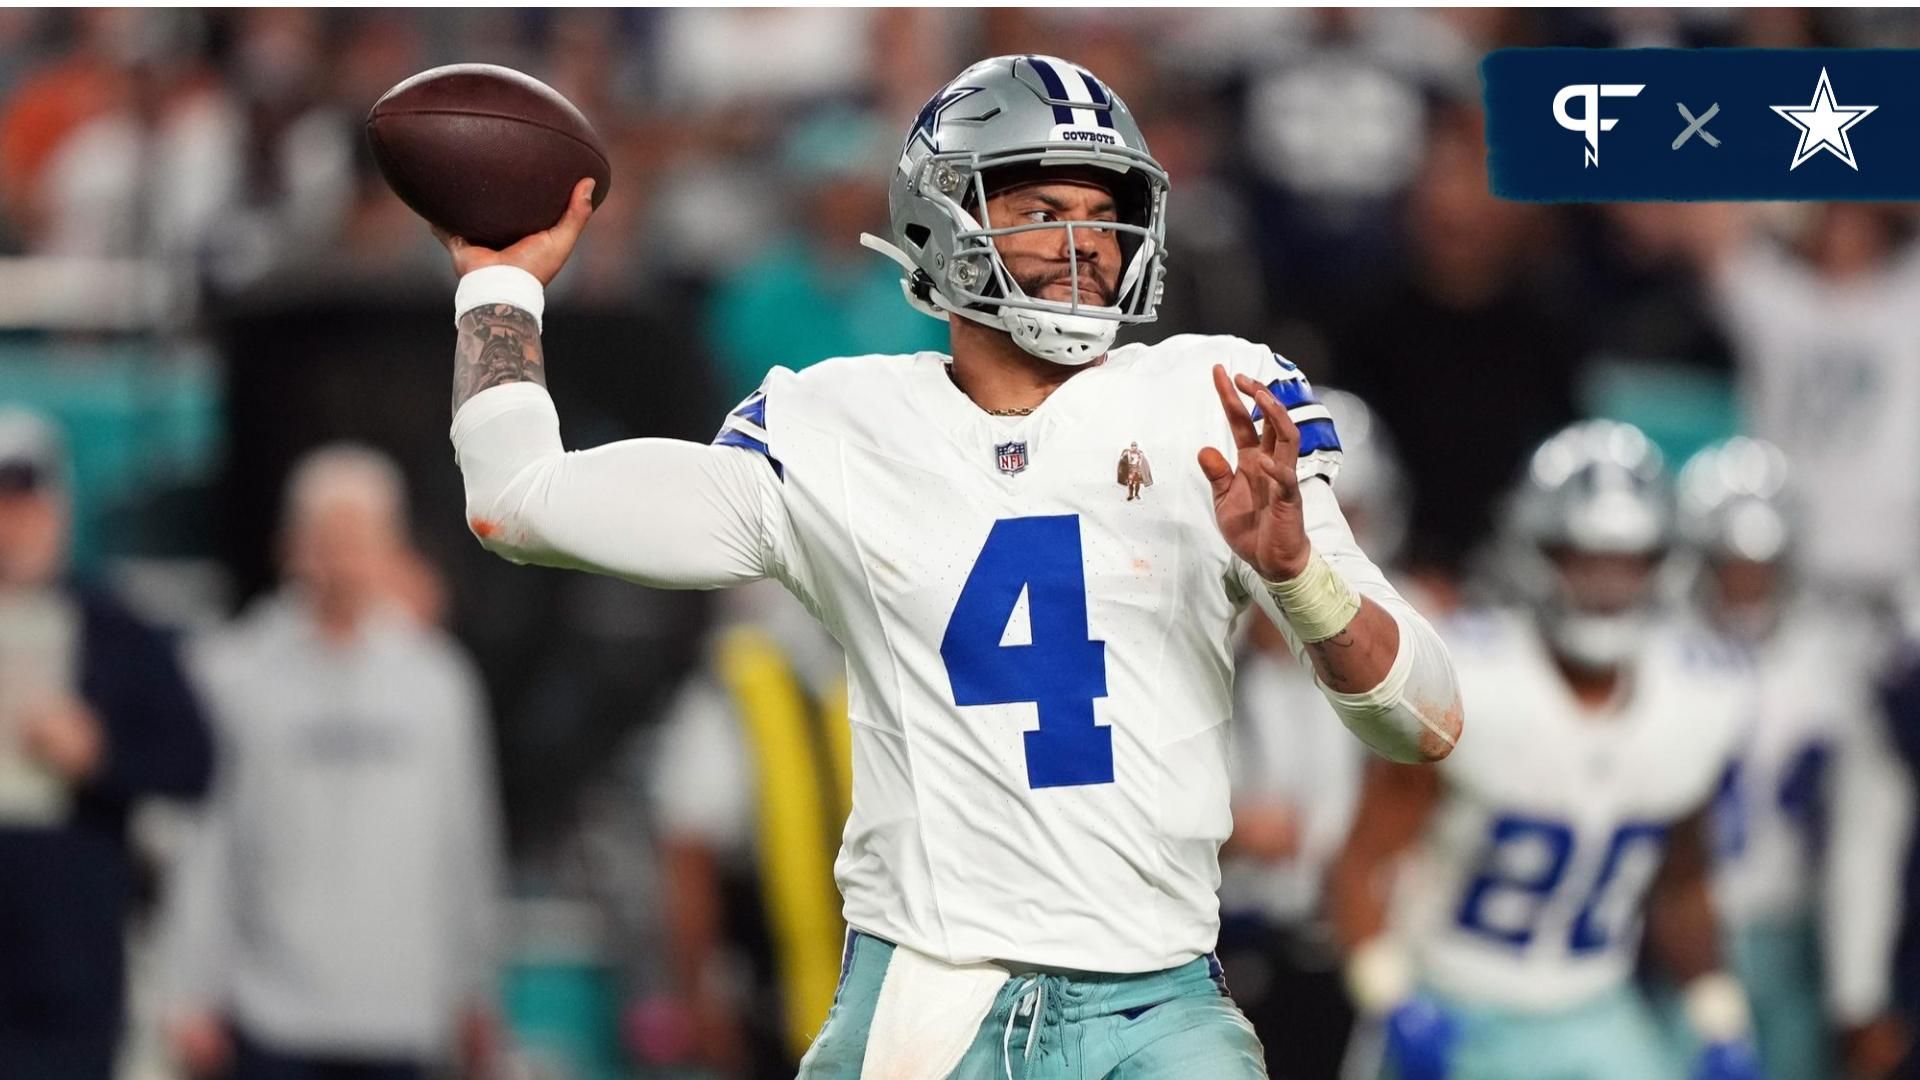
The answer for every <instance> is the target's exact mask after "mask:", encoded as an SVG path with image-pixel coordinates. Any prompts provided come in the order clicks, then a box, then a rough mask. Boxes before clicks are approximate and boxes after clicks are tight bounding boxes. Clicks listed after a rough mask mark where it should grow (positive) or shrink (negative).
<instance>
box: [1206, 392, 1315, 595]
mask: <svg viewBox="0 0 1920 1080" xmlns="http://www.w3.org/2000/svg"><path fill="white" fill-rule="evenodd" d="M1236 387H1237V388H1238V389H1237V390H1236V389H1235V388H1236ZM1213 389H1214V391H1215V392H1216V393H1218V394H1219V395H1220V408H1221V409H1222V410H1223V411H1224V412H1225V413H1226V414H1227V426H1228V427H1230V428H1232V429H1233V441H1234V445H1235V450H1236V451H1237V455H1238V460H1237V461H1236V462H1235V463H1234V464H1232V465H1229V464H1228V463H1227V458H1226V455H1224V454H1222V453H1221V452H1220V451H1218V450H1215V449H1214V448H1213V447H1211V446H1209V447H1206V448H1205V449H1203V450H1201V451H1200V471H1201V472H1204V473H1206V474H1207V482H1208V483H1209V484H1212V485H1213V516H1214V521H1215V522H1216V523H1217V524H1218V525H1219V526H1220V535H1222V536H1224V537H1226V540H1227V546H1228V547H1229V548H1231V549H1233V553H1234V554H1235V555H1238V556H1240V558H1241V559H1243V560H1245V561H1246V563H1247V565H1249V566H1251V567H1253V569H1254V571H1255V572H1256V573H1258V574H1259V575H1260V576H1261V577H1263V578H1265V579H1266V580H1268V581H1287V580H1289V579H1291V578H1294V577H1296V576H1298V575H1299V573H1300V572H1301V571H1302V570H1304V569H1306V566H1307V556H1308V555H1310V554H1312V550H1313V549H1312V545H1311V544H1309V543H1308V541H1307V526H1306V518H1305V516H1304V514H1303V512H1302V510H1301V505H1300V477H1299V474H1298V473H1297V472H1295V471H1294V470H1295V468H1296V466H1297V463H1298V461H1299V459H1300V429H1299V428H1297V427H1295V426H1294V423H1293V419H1292V418H1291V417H1289V416H1288V415H1287V410H1286V406H1284V405H1281V404H1280V402H1279V401H1278V400H1276V399H1275V398H1274V396H1273V393H1272V392H1271V391H1269V390H1268V389H1267V388H1266V387H1264V386H1261V385H1260V384H1259V383H1258V382H1255V381H1254V380H1253V379H1251V378H1249V377H1247V376H1245V375H1236V376H1233V377H1232V378H1228V376H1227V369H1226V368H1225V367H1223V366H1221V365H1219V364H1215V365H1214V366H1213ZM1241 394H1246V395H1247V396H1248V397H1251V398H1252V399H1253V400H1254V402H1255V403H1256V404H1258V405H1259V406H1260V413H1261V418H1260V422H1259V425H1258V426H1257V427H1256V426H1255V423H1254V419H1253V416H1252V414H1251V413H1249V412H1248V411H1247V406H1246V403H1245V402H1243V401H1241V400H1240V395H1241Z"/></svg>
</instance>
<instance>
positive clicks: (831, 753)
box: [648, 584, 853, 1077]
mask: <svg viewBox="0 0 1920 1080" xmlns="http://www.w3.org/2000/svg"><path fill="white" fill-rule="evenodd" d="M723 603H724V605H725V607H726V609H727V612H728V616H727V618H726V624H725V625H724V626H723V627H721V628H720V629H719V630H718V631H717V632H716V633H715V635H714V638H713V642H712V646H711V650H710V657H709V660H708V662H707V666H706V668H705V669H704V670H702V671H699V672H697V673H695V674H694V676H693V677H692V678H691V679H689V680H688V682H687V685H686V686H685V687H684V688H683V689H682V690H681V692H680V695H679V697H678V698H677V699H676V701H675V703H674V705H673V708H672V710H671V711H670V712H669V713H668V716H667V719H666V724H665V728H664V730H663V731H662V733H661V736H660V741H659V742H658V744H657V746H656V750H655V755H654V757H653V760H652V762H651V763H650V769H649V772H650V776H649V779H648V787H649V789H650V791H651V793H652V802H653V805H654V807H655V810H656V819H657V821H658V822H659V828H660V844H661V849H662V863H663V865H664V869H665V873H666V877H667V894H666V895H667V905H666V906H667V910H666V917H667V922H668V930H669V935H668V943H669V948H670V950H671V953H672V957H671V960H672V967H673V972H674V977H675V982H676V984H677V987H678V990H679V993H680V995H681V1000H682V1001H683V1002H684V1003H686V1005H687V1006H688V1008H689V1010H690V1011H691V1014H692V1015H691V1016H690V1017H689V1020H690V1022H691V1023H692V1025H693V1030H694V1036H695V1039H696V1041H697V1053H698V1055H699V1061H700V1064H702V1065H704V1066H706V1067H708V1068H712V1069H715V1070H718V1071H720V1072H721V1073H723V1074H724V1075H728V1076H735V1075H750V1076H755V1077H776V1076H787V1077H791V1076H792V1075H793V1072H794V1069H795V1067H796V1066H797V1065H798V1064H799V1061H800V1055H801V1054H803V1053H805V1052H806V1048H807V1044H808V1043H809V1042H810V1041H812V1038H813V1033H814V1032H816V1031H818V1030H819V1029H820V1025H821V1023H822V1022H824V1021H825V1020H826V1018H827V1007H828V1006H829V1005H831V1004H832V1001H833V987H834V982H835V980H836V977H837V975H838V972H839V966H840V953H841V947H842V944H843V939H844V937H845V935H846V924H845V923H843V922H842V921H841V919H840V903H839V894H838V893H837V892H836V891H835V890H834V885H833V860H834V855H835V853H836V851H837V850H838V848H839V843H840V827H841V825H842V824H843V823H844V822H845V821H846V819H847V813H848V811H849V803H850V801H851V798H852V785H853V777H852V775H851V769H852V762H851V760H850V759H851V754H852V751H851V733H850V732H849V731H848V729H847V684H846V667H845V661H844V660H843V659H842V656H841V653H840V648H839V646H838V645H837V644H835V642H834V641H833V639H832V638H831V637H830V636H828V635H827V633H826V631H825V630H823V629H821V627H820V624H819V623H817V622H815V621H814V619H813V617H812V616H811V615H808V614H807V612H806V610H805V609H803V608H801V607H800V606H799V605H798V604H797V603H795V602H794V601H793V600H792V599H791V598H790V597H788V596H787V595H786V594H785V592H784V591H783V590H781V589H779V588H778V587H777V586H773V585H767V584H757V585H750V586H746V587H744V588H742V589H738V590H735V591H734V592H732V593H731V594H729V595H728V596H727V598H726V600H725V601H723Z"/></svg>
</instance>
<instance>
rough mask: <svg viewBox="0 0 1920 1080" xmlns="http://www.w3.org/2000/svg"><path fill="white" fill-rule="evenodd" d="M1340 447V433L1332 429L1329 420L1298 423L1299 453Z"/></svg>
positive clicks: (1303, 453)
mask: <svg viewBox="0 0 1920 1080" xmlns="http://www.w3.org/2000/svg"><path fill="white" fill-rule="evenodd" d="M1338 449H1340V435H1339V433H1337V432H1335V431H1334V430H1333V421H1331V420H1308V421H1306V422H1305V423H1302V424H1301V425H1300V453H1301V454H1302V455H1306V454H1312V453H1317V452H1318V451H1321V450H1338Z"/></svg>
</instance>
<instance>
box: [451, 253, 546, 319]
mask: <svg viewBox="0 0 1920 1080" xmlns="http://www.w3.org/2000/svg"><path fill="white" fill-rule="evenodd" d="M487 304H510V305H512V306H513V307H517V308H519V309H520V310H522V311H524V312H526V313H527V314H529V315H531V316H533V325H535V326H536V327H540V326H542V323H541V321H540V317H541V316H542V315H544V314H545V313H546V310H547V291H546V289H545V288H544V287H542V286H541V284H540V279H539V278H537V277H534V276H533V275H532V274H529V273H527V272H526V271H525V270H522V269H520V268H519V267H517V266H508V265H506V264H505V263H496V264H494V265H493V266H483V267H481V268H480V269H478V270H474V271H472V272H470V273H468V274H467V275H466V276H464V277H462V278H461V279H460V286H459V288H457V289H455V290H454V291H453V321H454V324H455V325H459V322H460V320H461V319H462V318H463V317H465V315H466V314H467V312H469V311H472V310H473V309H474V308H477V307H483V306H485V305H487Z"/></svg>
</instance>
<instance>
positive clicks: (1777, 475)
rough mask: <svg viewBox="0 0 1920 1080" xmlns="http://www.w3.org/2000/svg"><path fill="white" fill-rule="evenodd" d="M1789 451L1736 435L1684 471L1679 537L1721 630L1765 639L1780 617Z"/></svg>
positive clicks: (1789, 543)
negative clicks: (1780, 584) (1779, 606)
mask: <svg viewBox="0 0 1920 1080" xmlns="http://www.w3.org/2000/svg"><path fill="white" fill-rule="evenodd" d="M1787 479H1788V478H1787V456H1786V455H1785V454H1784V453H1782V452H1781V451H1780V449H1779V448H1778V447H1776V446H1774V445H1773V444H1772V443H1767V442H1762V441H1760V440H1758V439H1752V438H1748V437H1746V436H1744V435H1741V436H1735V437H1734V438H1731V439H1727V440H1726V441H1724V442H1720V443H1716V444H1714V445H1712V446H1709V447H1707V448H1705V449H1703V450H1701V451H1700V452H1699V453H1697V454H1695V455H1693V457H1692V458H1690V459H1688V461H1687V464H1686V467H1685V468H1683V469H1681V470H1680V480H1679V484H1678V488H1679V523H1680V538H1681V540H1682V541H1683V542H1684V543H1685V545H1686V551H1687V555H1688V558H1689V561H1690V563H1691V564H1692V565H1690V566H1689V567H1688V568H1687V569H1688V571H1689V575H1688V576H1689V578H1690V580H1691V581H1692V584H1693V589H1694V596H1695V598H1696V600H1698V601H1699V602H1700V603H1701V604H1702V606H1703V607H1704V608H1705V609H1706V611H1707V613H1708V614H1709V615H1710V616H1711V617H1712V618H1713V619H1714V620H1715V621H1716V622H1718V623H1719V624H1720V625H1721V627H1722V629H1724V630H1727V631H1729V632H1732V633H1736V634H1739V635H1741V636H1743V637H1747V638H1750V639H1752V638H1759V637H1761V636H1764V635H1765V634H1766V633H1767V632H1768V631H1769V630H1770V629H1772V627H1773V625H1774V622H1775V620H1776V619H1777V618H1778V613H1779V608H1778V601H1779V583H1780V582H1779V577H1780V573H1781V571H1782V569H1783V568H1784V566H1785V564H1786V562H1787V559H1788V557H1789V556H1790V555H1791V553H1792V547H1793V526H1792V520H1791V516H1790V509H1789V503H1788V500H1789V497H1790V495H1789V490H1788V484H1787Z"/></svg>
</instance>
